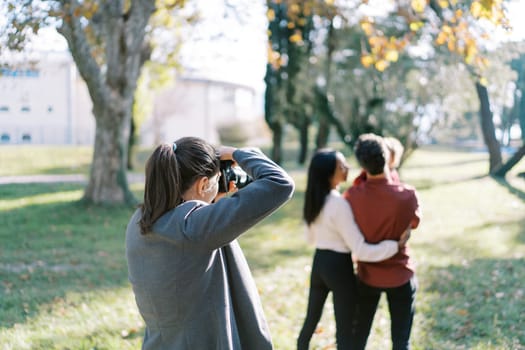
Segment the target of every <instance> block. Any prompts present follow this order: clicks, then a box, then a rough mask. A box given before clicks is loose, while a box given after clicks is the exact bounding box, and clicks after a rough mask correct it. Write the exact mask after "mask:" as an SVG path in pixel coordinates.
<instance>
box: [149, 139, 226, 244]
mask: <svg viewBox="0 0 525 350" xmlns="http://www.w3.org/2000/svg"><path fill="white" fill-rule="evenodd" d="M218 172H219V159H218V157H217V153H216V150H215V148H214V147H213V146H212V145H210V144H208V143H207V142H206V141H204V140H202V139H200V138H197V137H183V138H181V139H179V140H177V141H175V142H174V143H172V144H162V145H159V146H158V147H157V148H156V149H155V150H154V151H153V153H152V154H151V156H150V157H149V159H148V161H147V163H146V181H145V186H144V202H143V203H142V204H141V205H140V209H141V210H142V217H141V219H140V231H141V233H142V234H147V233H148V232H150V231H151V228H152V226H153V224H154V223H155V221H156V220H157V219H158V218H159V217H161V216H162V215H164V214H165V213H166V212H168V211H169V210H171V209H173V208H175V207H176V206H177V205H179V204H181V203H182V202H183V201H184V200H183V198H182V195H183V194H184V192H186V191H187V190H188V189H189V188H190V187H191V186H192V185H193V183H194V182H195V181H196V180H197V179H198V178H200V177H202V176H206V177H208V178H209V177H211V176H213V175H215V174H217V173H218Z"/></svg>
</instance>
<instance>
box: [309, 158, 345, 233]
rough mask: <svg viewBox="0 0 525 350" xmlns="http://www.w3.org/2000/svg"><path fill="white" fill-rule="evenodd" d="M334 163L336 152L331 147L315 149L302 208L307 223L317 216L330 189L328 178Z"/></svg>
mask: <svg viewBox="0 0 525 350" xmlns="http://www.w3.org/2000/svg"><path fill="white" fill-rule="evenodd" d="M336 164H337V158H336V152H335V151H334V150H332V149H321V150H319V151H317V152H316V153H315V154H314V156H313V157H312V160H311V161H310V166H309V168H308V180H307V183H306V193H305V196H304V208H303V218H304V220H305V221H306V223H307V224H308V225H310V224H311V223H312V222H314V220H315V218H317V216H318V215H319V213H320V212H321V209H322V208H323V205H324V201H325V198H326V196H327V195H328V193H330V191H331V189H332V186H331V184H330V180H331V178H332V177H333V176H334V173H335V166H336Z"/></svg>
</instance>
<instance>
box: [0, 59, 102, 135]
mask: <svg viewBox="0 0 525 350" xmlns="http://www.w3.org/2000/svg"><path fill="white" fill-rule="evenodd" d="M13 66H14V67H13V68H1V69H0V142H1V143H4V144H5V143H8V144H20V143H34V144H60V145H67V144H70V145H71V144H90V143H92V142H93V140H94V134H95V120H94V118H93V117H92V115H91V105H90V103H91V102H90V99H89V95H88V93H87V89H86V87H85V84H84V82H83V81H82V80H81V79H80V78H79V76H78V74H77V71H76V69H75V65H74V64H73V62H72V59H71V57H70V56H69V55H68V54H66V53H57V52H48V53H45V54H41V55H39V57H38V59H35V60H34V61H32V62H24V63H21V64H18V63H17V64H16V65H13Z"/></svg>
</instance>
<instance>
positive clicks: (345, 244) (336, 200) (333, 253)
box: [297, 149, 409, 350]
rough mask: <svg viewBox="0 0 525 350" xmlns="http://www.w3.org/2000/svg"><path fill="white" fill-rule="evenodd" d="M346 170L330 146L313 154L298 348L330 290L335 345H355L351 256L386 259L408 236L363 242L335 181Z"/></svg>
mask: <svg viewBox="0 0 525 350" xmlns="http://www.w3.org/2000/svg"><path fill="white" fill-rule="evenodd" d="M348 169H349V166H348V164H347V162H346V159H345V158H344V156H343V154H342V153H340V152H336V151H334V150H331V149H324V150H319V151H318V152H316V153H315V154H314V156H313V157H312V160H311V161H310V166H309V168H308V179H307V184H306V193H305V200H304V209H303V218H304V220H305V222H306V225H307V228H306V229H307V231H306V233H307V239H308V241H309V242H310V243H313V244H315V246H316V250H315V255H314V261H313V264H312V272H311V276H310V292H309V296H308V308H307V313H306V318H305V320H304V324H303V327H302V329H301V332H300V334H299V338H298V339H297V349H299V350H307V349H308V347H309V343H310V339H311V338H312V335H313V333H314V331H315V328H316V327H317V323H318V322H319V319H320V318H321V314H322V311H323V307H324V303H325V301H326V298H327V296H328V293H329V292H332V298H333V304H334V314H335V323H336V341H337V349H345V350H347V349H352V348H353V336H352V331H353V321H354V313H355V309H356V305H357V289H356V288H357V286H356V277H355V274H354V266H353V262H352V254H353V255H354V258H355V259H359V260H361V261H380V260H384V259H387V258H389V257H391V256H392V255H394V254H396V253H397V252H398V250H399V248H400V247H401V246H403V245H404V244H405V243H406V240H407V239H408V237H409V231H408V230H407V232H406V233H405V235H404V236H402V237H401V239H400V241H399V242H398V241H393V240H390V241H382V242H380V243H379V244H368V243H366V242H365V239H364V237H363V234H362V233H361V231H360V230H359V227H358V226H357V224H356V223H355V221H354V217H353V214H352V209H351V208H350V205H349V204H348V202H347V201H346V200H345V199H344V198H343V197H342V196H341V194H340V193H339V191H338V188H339V184H340V183H341V182H344V181H346V179H347V177H348Z"/></svg>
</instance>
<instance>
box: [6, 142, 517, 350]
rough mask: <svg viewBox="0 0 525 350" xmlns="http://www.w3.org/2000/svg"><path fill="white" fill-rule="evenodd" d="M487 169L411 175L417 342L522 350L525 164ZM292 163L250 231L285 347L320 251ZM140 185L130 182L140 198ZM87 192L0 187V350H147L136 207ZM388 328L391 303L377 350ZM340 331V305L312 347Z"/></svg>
mask: <svg viewBox="0 0 525 350" xmlns="http://www.w3.org/2000/svg"><path fill="white" fill-rule="evenodd" d="M139 157H142V158H141V159H142V160H143V157H144V155H143V154H142V153H141V154H139ZM90 160H91V150H90V149H89V148H63V147H61V148H58V147H56V148H53V147H40V148H38V147H29V146H24V147H4V146H2V147H1V148H0V176H2V175H10V176H13V175H15V176H16V175H23V174H34V173H45V174H50V173H65V174H67V173H83V174H87V172H88V169H89V162H90ZM285 164H287V163H285ZM285 167H287V165H285ZM292 167H293V169H292ZM487 168H488V160H487V156H486V155H485V154H481V153H467V152H459V151H450V150H439V149H430V148H429V149H421V150H418V151H416V152H415V153H414V154H413V156H412V157H411V158H410V159H409V160H408V161H407V162H406V164H405V165H404V166H403V168H402V169H401V171H400V174H401V177H402V179H403V180H404V181H405V182H408V183H411V184H413V185H415V186H416V188H417V189H418V193H419V197H420V202H421V204H422V209H423V214H424V216H423V220H422V223H421V226H420V227H419V228H418V229H417V230H415V231H413V234H412V238H411V241H410V246H411V249H412V253H413V256H414V258H415V261H416V262H417V269H418V270H417V275H418V278H419V291H418V296H417V298H418V299H417V315H416V319H415V324H414V327H413V331H412V345H413V349H422V350H423V349H424V350H431V349H432V350H433V349H436V350H441V349H443V350H448V349H458V350H459V349H478V350H486V349H502V350H503V349H509V350H510V349H512V350H520V349H525V295H524V294H525V284H524V283H523V281H525V179H523V178H520V177H518V176H516V174H517V172H520V171H524V170H525V161H522V162H521V163H520V164H518V165H517V166H516V168H515V170H514V171H513V172H512V173H511V174H509V176H508V177H507V180H506V181H496V180H494V179H492V178H490V177H487V176H484V174H485V173H486V171H487ZM290 169H291V170H290V172H291V174H292V176H293V177H294V178H295V180H296V183H297V191H296V193H295V195H294V198H293V199H292V200H291V201H290V202H289V203H287V204H286V205H285V206H284V207H283V208H281V209H280V210H279V211H278V212H276V213H275V214H274V215H272V216H271V217H270V218H268V219H266V220H265V221H263V222H262V223H260V224H259V225H258V226H256V227H255V228H253V229H252V230H250V231H249V232H248V233H247V234H245V235H244V236H243V237H242V238H241V239H240V242H241V245H242V246H243V248H244V250H245V253H246V256H247V259H248V261H249V263H250V266H251V268H252V271H253V273H254V275H255V278H256V282H257V284H258V287H259V291H260V294H261V298H262V301H263V306H264V308H265V312H266V316H267V318H268V322H269V324H270V329H271V331H272V336H273V339H274V343H275V348H276V349H279V350H280V349H294V347H295V339H296V337H297V334H298V333H299V329H300V327H301V325H302V321H303V318H304V313H305V310H306V300H307V293H308V283H309V280H308V278H309V271H310V264H311V261H312V253H313V248H312V247H310V246H308V245H306V244H305V242H304V240H303V227H302V224H301V220H300V217H301V209H302V201H303V195H304V184H305V172H304V169H301V168H298V167H297V166H295V165H293V166H292V165H291V166H290ZM355 175H357V169H355V168H354V169H352V170H351V174H350V176H355ZM141 187H142V186H141V184H133V185H132V189H133V190H134V191H135V193H136V194H137V196H138V197H140V195H141V190H142V188H141ZM82 190H83V185H81V184H11V185H1V186H0V350H8V349H16V350H19V349H21V350H22V349H42V350H43V349H46V350H48V349H60V350H64V349H75V350H76V349H86V350H87V349H97V350H102V349H108V350H110V349H111V350H112V349H140V344H141V338H142V334H143V331H144V325H143V322H142V320H141V318H140V315H139V314H138V312H137V309H136V306H135V303H134V300H133V295H132V292H131V289H130V286H129V283H128V281H127V268H126V262H125V259H124V230H125V226H126V224H127V221H128V218H129V216H130V214H131V212H132V211H133V208H129V207H105V208H97V207H91V206H86V205H83V204H80V203H79V202H78V201H77V200H78V199H80V198H81V196H82ZM389 322H390V321H389V317H388V312H387V308H386V302H385V300H384V297H383V299H382V300H381V303H380V309H379V311H378V313H377V314H376V318H375V321H374V328H373V331H372V334H371V336H370V340H369V346H368V349H373V350H375V349H388V348H390V340H389V338H390V336H389ZM334 331H335V329H334V321H333V311H332V305H331V301H330V299H329V302H328V303H327V305H326V307H325V312H324V315H323V318H322V319H321V322H320V323H319V327H318V330H317V332H316V334H315V335H314V338H313V340H312V343H311V348H312V349H335V344H334Z"/></svg>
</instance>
